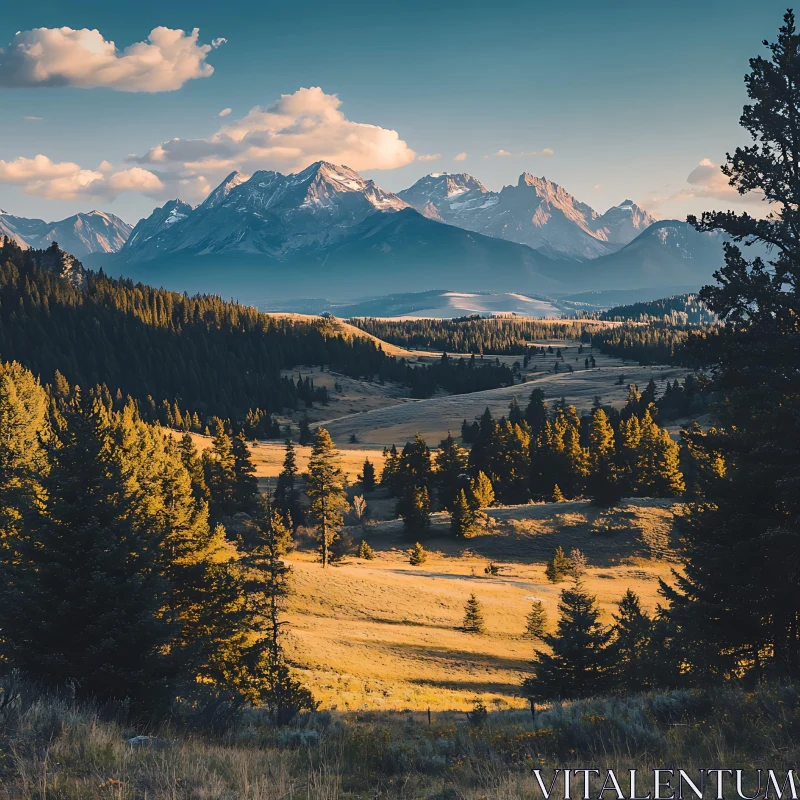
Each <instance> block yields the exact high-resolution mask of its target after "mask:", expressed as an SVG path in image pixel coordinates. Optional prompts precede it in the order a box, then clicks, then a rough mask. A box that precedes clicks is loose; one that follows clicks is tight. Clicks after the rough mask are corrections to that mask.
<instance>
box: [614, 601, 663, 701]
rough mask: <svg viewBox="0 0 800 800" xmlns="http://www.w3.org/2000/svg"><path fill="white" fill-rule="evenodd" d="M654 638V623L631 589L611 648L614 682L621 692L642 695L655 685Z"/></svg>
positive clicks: (619, 607)
mask: <svg viewBox="0 0 800 800" xmlns="http://www.w3.org/2000/svg"><path fill="white" fill-rule="evenodd" d="M651 636H652V621H651V619H650V617H649V616H648V615H647V613H646V612H645V611H643V610H642V606H641V602H640V601H639V597H638V595H637V594H636V593H635V592H634V591H632V590H631V589H628V590H627V591H626V592H625V594H624V595H623V597H622V599H621V600H620V601H619V603H618V605H617V613H616V614H615V615H614V625H613V627H612V629H611V641H610V642H609V645H608V656H609V664H610V670H611V675H610V679H611V681H612V683H613V685H614V687H615V688H616V689H617V690H620V691H623V692H642V691H644V690H645V689H648V688H650V687H651V686H652V677H653V672H654V670H653V664H652V661H653V658H652V655H653V654H652V651H651Z"/></svg>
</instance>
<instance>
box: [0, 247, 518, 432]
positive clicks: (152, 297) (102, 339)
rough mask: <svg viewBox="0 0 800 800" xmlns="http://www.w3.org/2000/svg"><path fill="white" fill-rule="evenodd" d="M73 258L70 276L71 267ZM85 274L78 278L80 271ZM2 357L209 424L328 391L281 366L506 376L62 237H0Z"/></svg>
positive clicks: (235, 421) (253, 425) (179, 420)
mask: <svg viewBox="0 0 800 800" xmlns="http://www.w3.org/2000/svg"><path fill="white" fill-rule="evenodd" d="M65 264H69V265H70V276H69V277H70V278H72V279H69V278H68V277H65V275H64V274H63V273H64V272H65V266H64V265H65ZM76 276H80V280H76V279H75V277H76ZM0 356H2V358H3V359H4V360H6V361H19V362H20V363H21V364H24V365H25V366H26V367H28V368H29V369H30V370H32V371H33V372H34V374H36V375H37V376H39V377H40V378H41V379H42V380H43V381H44V382H46V383H50V382H52V381H57V380H59V378H58V377H57V376H56V373H57V372H58V373H59V375H60V376H63V378H65V379H66V381H67V382H68V383H70V384H73V385H74V384H77V385H80V386H96V385H100V384H104V385H105V386H107V387H108V388H109V390H110V391H111V392H112V393H114V394H115V395H118V396H120V397H128V396H130V397H132V398H133V399H134V400H135V401H136V402H137V403H138V405H139V412H140V414H141V415H142V416H143V417H144V418H145V419H147V420H150V421H156V420H157V421H159V422H161V423H162V424H169V425H175V426H176V427H179V428H181V427H183V428H186V429H192V430H203V429H204V428H205V427H206V426H208V425H209V424H210V421H211V419H212V417H219V418H222V419H227V420H229V421H230V423H231V424H232V425H234V426H235V427H236V428H237V429H239V428H242V427H246V429H247V430H248V432H249V433H251V435H260V436H274V435H277V431H276V429H275V426H274V423H273V421H272V419H271V416H272V415H274V414H278V413H282V412H284V411H292V410H295V409H298V408H300V407H303V406H309V405H311V404H312V403H313V402H325V399H326V396H325V395H326V393H325V391H324V389H322V388H321V387H320V388H318V389H316V390H315V389H313V387H309V386H308V385H307V380H308V379H306V381H305V382H304V381H300V380H299V379H298V382H297V383H295V382H294V381H293V380H292V379H291V378H290V377H285V376H284V377H282V375H281V370H288V369H291V368H293V367H295V366H297V365H301V364H306V365H318V366H320V367H322V368H323V369H324V368H326V367H327V368H330V369H333V370H336V371H337V372H340V373H342V374H344V375H348V376H350V377H353V378H359V379H364V380H376V381H380V382H385V381H395V382H398V383H402V384H404V385H407V386H409V387H410V388H411V392H412V394H413V396H414V397H428V396H430V395H432V394H433V393H434V392H436V391H437V389H439V388H442V389H445V390H446V391H454V392H467V391H475V390H478V389H486V388H496V387H499V386H503V385H507V382H508V381H509V380H510V373H508V371H507V370H505V369H500V368H498V367H497V366H496V365H494V364H492V365H487V366H486V369H485V370H484V368H483V366H484V365H481V364H477V365H476V364H472V365H464V366H462V365H461V364H460V363H458V364H455V365H453V364H450V363H448V362H445V363H442V364H433V365H429V366H425V365H419V364H417V365H413V366H412V365H411V364H409V363H408V362H407V361H406V360H405V359H398V358H395V357H393V356H387V355H386V354H385V353H384V352H383V350H382V349H380V347H378V346H376V344H375V343H374V342H372V341H370V340H368V339H366V338H363V339H362V338H359V337H352V336H351V337H346V336H344V335H342V333H341V331H340V330H339V329H338V328H337V327H336V323H335V322H334V321H332V320H328V319H314V320H304V321H298V320H294V319H291V318H288V317H287V318H283V317H275V316H269V315H267V314H264V313H261V312H259V311H257V310H256V309H254V308H251V307H248V306H244V305H240V304H239V303H234V302H229V301H225V300H222V299H221V298H220V297H218V296H213V295H196V296H193V297H190V296H188V295H186V294H177V293H175V292H169V291H166V290H164V289H155V288H153V287H150V286H146V285H143V284H141V283H137V284H134V283H133V282H132V281H130V280H125V279H119V280H114V279H111V278H109V277H107V276H106V275H104V274H103V273H102V271H101V272H99V273H92V272H85V271H84V270H83V268H82V267H81V266H80V264H79V263H78V262H74V260H71V257H69V256H68V255H67V254H65V253H63V252H62V251H61V250H60V249H59V248H58V245H57V244H56V243H53V244H52V245H51V246H50V247H49V248H48V249H47V250H22V249H21V248H20V247H19V246H18V245H17V244H16V243H15V242H13V241H12V240H11V239H7V238H5V237H3V238H0Z"/></svg>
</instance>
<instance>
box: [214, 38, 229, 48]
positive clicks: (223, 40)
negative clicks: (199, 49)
mask: <svg viewBox="0 0 800 800" xmlns="http://www.w3.org/2000/svg"><path fill="white" fill-rule="evenodd" d="M227 43H228V40H227V39H226V38H225V37H224V36H217V38H216V39H212V40H211V46H212V47H213V48H214V49H215V50H216V49H217V48H218V47H219V46H220V45H221V44H227Z"/></svg>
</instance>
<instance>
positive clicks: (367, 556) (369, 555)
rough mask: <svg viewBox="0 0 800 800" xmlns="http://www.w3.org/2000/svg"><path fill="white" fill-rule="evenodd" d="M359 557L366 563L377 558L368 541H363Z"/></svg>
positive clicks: (359, 548)
mask: <svg viewBox="0 0 800 800" xmlns="http://www.w3.org/2000/svg"><path fill="white" fill-rule="evenodd" d="M358 557H359V558H363V559H364V560H365V561H372V560H373V559H374V558H375V551H374V550H373V549H372V548H371V547H370V546H369V543H368V542H367V540H366V539H362V540H361V544H360V545H359V546H358Z"/></svg>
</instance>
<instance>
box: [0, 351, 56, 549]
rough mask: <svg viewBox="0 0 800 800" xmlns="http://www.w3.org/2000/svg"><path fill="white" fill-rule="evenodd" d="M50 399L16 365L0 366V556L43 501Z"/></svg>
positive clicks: (21, 368)
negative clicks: (6, 544) (6, 543)
mask: <svg viewBox="0 0 800 800" xmlns="http://www.w3.org/2000/svg"><path fill="white" fill-rule="evenodd" d="M48 406H49V402H48V397H47V394H46V392H45V391H44V389H42V387H41V386H40V385H39V383H38V381H37V380H36V379H35V378H34V377H33V375H32V374H31V373H30V372H28V370H26V369H24V368H23V367H22V366H20V365H19V364H16V363H13V364H7V365H0V552H1V551H2V542H3V539H5V538H6V537H10V536H12V535H13V534H14V533H20V532H21V525H22V524H23V519H24V517H26V516H29V515H30V514H32V513H34V512H35V511H36V509H37V508H38V506H39V504H40V503H41V501H42V500H43V495H42V493H43V489H42V484H41V481H42V478H43V477H44V476H45V475H46V474H47V471H48V468H49V462H48V458H47V453H46V450H45V446H44V445H45V442H47V441H49V440H50V438H51V436H52V433H51V430H50V422H49V419H48V412H49V408H48Z"/></svg>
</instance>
